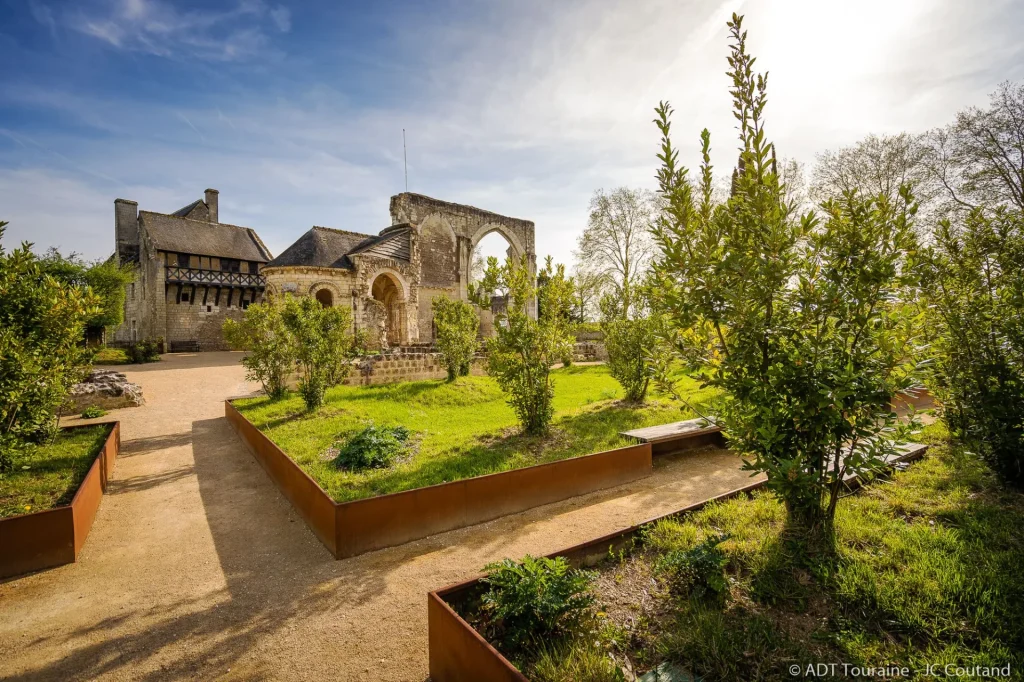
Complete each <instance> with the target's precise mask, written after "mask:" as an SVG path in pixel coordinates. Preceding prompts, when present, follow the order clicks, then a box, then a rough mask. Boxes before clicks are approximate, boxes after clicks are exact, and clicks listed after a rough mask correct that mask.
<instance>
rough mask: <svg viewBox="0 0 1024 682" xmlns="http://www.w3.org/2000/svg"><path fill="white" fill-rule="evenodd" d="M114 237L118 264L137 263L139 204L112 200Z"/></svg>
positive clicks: (126, 200) (123, 200)
mask: <svg viewBox="0 0 1024 682" xmlns="http://www.w3.org/2000/svg"><path fill="white" fill-rule="evenodd" d="M114 236H115V241H116V247H117V262H118V263H119V264H125V263H137V262H138V261H139V204H138V202H136V201H129V200H128V199H114Z"/></svg>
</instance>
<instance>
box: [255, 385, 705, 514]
mask: <svg viewBox="0 0 1024 682" xmlns="http://www.w3.org/2000/svg"><path fill="white" fill-rule="evenodd" d="M552 378H553V383H554V387H555V399H554V408H555V419H554V422H553V425H552V429H551V433H550V434H549V435H548V436H545V437H526V436H523V435H521V434H520V433H519V429H518V426H517V422H516V418H515V414H514V413H513V411H512V408H511V407H509V406H508V404H507V403H506V402H505V397H504V394H502V392H501V390H500V389H499V388H498V386H497V384H495V382H494V381H493V380H492V379H491V378H490V377H462V378H460V379H458V380H457V381H455V382H454V383H451V384H449V383H446V382H444V381H416V382H408V383H400V384H387V385H381V386H359V387H353V386H338V387H335V388H333V389H331V390H330V391H328V393H327V402H326V404H325V405H324V407H323V408H321V409H320V410H319V411H317V412H316V413H314V414H307V413H306V412H305V409H304V407H303V404H302V400H301V399H300V398H299V397H298V396H297V395H294V394H293V395H289V396H288V397H287V398H285V399H283V400H279V401H271V400H269V399H267V398H252V399H247V400H239V401H236V402H235V405H236V406H237V407H238V409H239V410H240V411H241V412H242V414H244V415H245V416H246V417H247V418H248V419H249V420H250V421H251V422H252V423H253V424H255V425H256V426H257V427H259V428H260V430H262V431H263V432H264V433H265V434H267V435H268V436H269V437H270V439H271V440H273V441H274V442H275V443H276V444H277V445H278V446H280V448H281V449H282V450H284V451H285V452H286V453H288V455H289V456H290V457H291V458H292V459H294V460H295V461H296V462H297V463H298V464H299V465H300V466H301V467H302V468H303V469H304V470H305V471H306V472H307V473H308V474H309V475H310V476H312V477H313V478H314V479H315V480H316V481H317V483H319V484H320V485H321V486H322V487H323V489H324V490H326V491H327V492H328V494H330V495H331V497H333V498H334V499H335V500H336V501H338V502H344V501H347V500H357V499H361V498H364V497H372V496H374V495H382V494H385V493H392V492H398V491H400V490H410V489H412V488H419V487H423V486H428V485H433V484H436V483H444V482H447V481H453V480H457V479H461V478H468V477H471V476H479V475H482V474H489V473H494V472H497V471H507V470H510V469H517V468H520V467H526V466H531V465H534V464H542V463H544V462H551V461H555V460H559V459H565V458H568V457H575V456H578V455H585V454H589V453H592V452H599V451H601V450H607V449H610V448H615V447H620V446H624V445H627V444H628V443H626V442H624V441H623V439H621V438H620V437H619V436H618V432H619V431H623V430H627V429H631V428H636V427H640V426H652V425H655V424H664V423H667V422H672V421H678V420H680V419H687V418H690V417H693V416H695V415H694V414H693V413H692V412H690V411H689V410H686V409H682V408H683V406H682V404H681V403H678V402H674V401H670V400H669V399H668V398H664V397H660V396H657V395H655V396H653V397H651V398H650V399H649V400H648V403H647V405H645V406H644V407H628V406H623V405H622V404H621V403H620V402H619V401H620V399H621V398H622V389H621V388H620V387H619V384H618V383H617V382H616V381H615V380H614V379H613V378H612V377H611V375H610V374H609V373H608V370H607V368H605V367H604V366H601V365H597V366H579V367H568V368H564V369H558V370H555V371H554V372H552ZM687 381H689V383H685V382H687ZM683 382H684V383H683V386H684V388H685V389H686V393H688V394H689V395H690V397H691V399H692V400H693V401H696V402H698V403H699V402H701V401H702V400H704V399H706V398H707V397H709V395H710V394H708V393H707V392H706V391H705V392H702V391H701V390H699V389H698V387H697V383H696V382H695V381H690V380H687V379H684V380H683ZM371 421H373V422H374V423H375V424H377V425H379V426H404V427H406V428H407V429H409V430H410V431H411V432H412V433H413V437H412V443H413V446H412V448H411V455H410V456H409V457H407V458H406V459H405V461H402V462H400V463H398V464H397V465H395V466H393V467H391V468H388V469H377V470H369V471H365V472H359V473H353V472H348V471H342V470H338V469H337V468H335V466H334V465H333V463H332V462H331V455H330V453H329V452H328V451H329V449H330V448H331V446H332V444H333V443H334V442H335V441H337V440H338V439H339V438H341V439H344V438H345V437H347V436H350V435H352V434H354V433H355V432H357V431H358V430H360V429H362V428H364V427H365V426H367V425H368V424H369V423H370V422H371Z"/></svg>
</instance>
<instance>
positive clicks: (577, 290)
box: [572, 263, 607, 322]
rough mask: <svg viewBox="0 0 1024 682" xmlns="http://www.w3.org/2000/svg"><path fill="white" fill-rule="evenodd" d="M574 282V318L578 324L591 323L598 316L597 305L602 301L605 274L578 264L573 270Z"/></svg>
mask: <svg viewBox="0 0 1024 682" xmlns="http://www.w3.org/2000/svg"><path fill="white" fill-rule="evenodd" d="M572 281H573V284H574V288H573V294H574V295H573V301H572V316H573V318H574V319H575V320H576V322H590V321H592V320H594V319H595V318H596V317H597V315H598V307H597V303H598V301H599V300H600V299H601V294H602V291H603V290H604V287H605V283H606V281H607V280H606V277H605V275H604V274H603V273H600V272H594V271H593V270H591V269H590V268H588V267H586V266H585V265H583V264H582V263H577V264H576V267H575V268H573V273H572Z"/></svg>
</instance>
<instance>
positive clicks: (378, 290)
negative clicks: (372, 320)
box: [370, 272, 405, 346]
mask: <svg viewBox="0 0 1024 682" xmlns="http://www.w3.org/2000/svg"><path fill="white" fill-rule="evenodd" d="M370 298H371V299H373V300H374V301H376V302H377V303H378V304H380V310H381V312H382V314H383V316H384V323H385V325H386V333H387V342H388V346H400V345H402V343H403V342H404V341H405V319H404V317H405V291H404V289H403V287H402V283H401V281H399V280H398V279H397V278H396V277H394V276H393V275H392V274H391V273H388V272H382V273H380V274H378V275H377V276H376V277H374V279H373V282H372V283H371V284H370Z"/></svg>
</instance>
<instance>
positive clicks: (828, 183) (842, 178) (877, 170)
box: [811, 133, 934, 204]
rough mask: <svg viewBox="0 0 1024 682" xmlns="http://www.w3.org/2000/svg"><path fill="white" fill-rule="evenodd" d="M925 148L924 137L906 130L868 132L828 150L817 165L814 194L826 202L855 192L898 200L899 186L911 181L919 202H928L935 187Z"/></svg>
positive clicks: (891, 201) (888, 199)
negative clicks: (839, 146)
mask: <svg viewBox="0 0 1024 682" xmlns="http://www.w3.org/2000/svg"><path fill="white" fill-rule="evenodd" d="M926 152H927V149H926V147H925V145H924V144H923V143H922V141H921V140H920V139H919V138H917V137H914V136H913V135H909V134H907V133H900V134H899V135H881V136H879V135H868V136H867V137H865V138H864V139H863V140H860V141H858V142H856V143H855V144H853V145H850V146H848V147H841V148H840V149H838V150H836V151H831V150H828V151H825V152H823V153H821V154H819V155H818V159H817V165H816V166H815V167H814V176H813V179H812V181H811V197H812V199H813V200H814V201H815V202H817V203H823V202H826V201H829V200H836V201H841V200H842V199H843V197H844V196H846V195H847V194H848V193H850V192H856V193H858V194H861V195H864V196H872V197H874V196H884V197H885V198H886V200H887V201H888V202H889V203H890V204H898V203H899V201H900V188H901V187H903V186H905V185H909V186H911V187H912V188H913V190H914V196H915V197H916V199H917V201H918V203H919V204H920V203H927V202H929V201H930V200H931V198H932V197H933V195H934V191H933V190H932V188H931V184H930V183H929V182H928V175H927V169H926V167H925V164H924V157H925V154H926Z"/></svg>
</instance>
